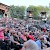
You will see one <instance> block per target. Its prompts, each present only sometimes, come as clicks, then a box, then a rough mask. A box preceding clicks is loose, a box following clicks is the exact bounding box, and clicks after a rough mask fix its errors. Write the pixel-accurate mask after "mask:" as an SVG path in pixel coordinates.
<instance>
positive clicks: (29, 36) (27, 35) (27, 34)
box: [26, 32, 35, 41]
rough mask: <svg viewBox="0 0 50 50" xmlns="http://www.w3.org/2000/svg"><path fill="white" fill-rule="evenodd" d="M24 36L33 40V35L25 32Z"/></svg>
mask: <svg viewBox="0 0 50 50" xmlns="http://www.w3.org/2000/svg"><path fill="white" fill-rule="evenodd" d="M26 37H27V40H29V39H31V40H33V41H35V38H34V36H33V35H30V34H29V33H28V32H26Z"/></svg>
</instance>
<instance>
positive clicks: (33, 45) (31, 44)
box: [0, 18, 50, 50]
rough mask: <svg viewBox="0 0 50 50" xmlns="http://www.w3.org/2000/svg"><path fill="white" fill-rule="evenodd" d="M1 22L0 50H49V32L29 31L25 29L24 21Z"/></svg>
mask: <svg viewBox="0 0 50 50" xmlns="http://www.w3.org/2000/svg"><path fill="white" fill-rule="evenodd" d="M3 21H5V22H3ZM3 21H2V22H3V23H2V24H0V50H11V49H14V50H50V32H47V31H41V30H39V29H37V30H35V32H34V31H33V30H32V31H31V30H29V28H27V27H26V25H27V24H28V22H27V21H26V20H25V21H24V20H18V19H16V18H14V19H12V18H11V19H7V20H3Z"/></svg>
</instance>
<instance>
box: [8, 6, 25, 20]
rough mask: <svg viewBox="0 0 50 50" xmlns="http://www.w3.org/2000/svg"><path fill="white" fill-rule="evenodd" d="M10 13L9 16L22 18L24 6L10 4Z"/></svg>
mask: <svg viewBox="0 0 50 50" xmlns="http://www.w3.org/2000/svg"><path fill="white" fill-rule="evenodd" d="M9 11H10V15H11V17H13V18H21V19H23V18H24V14H25V6H20V7H19V6H14V5H12V6H10V9H9Z"/></svg>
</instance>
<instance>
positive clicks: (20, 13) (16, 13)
mask: <svg viewBox="0 0 50 50" xmlns="http://www.w3.org/2000/svg"><path fill="white" fill-rule="evenodd" d="M25 10H26V7H25V6H14V5H12V6H10V9H9V11H10V15H11V17H13V18H20V19H23V18H24V15H25ZM27 10H28V11H32V12H33V18H34V19H41V17H40V16H39V13H40V12H41V11H45V12H48V11H50V8H49V7H47V6H46V7H44V6H33V5H31V6H29V7H28V8H27Z"/></svg>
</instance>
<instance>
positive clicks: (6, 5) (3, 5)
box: [0, 3, 10, 8]
mask: <svg viewBox="0 0 50 50" xmlns="http://www.w3.org/2000/svg"><path fill="white" fill-rule="evenodd" d="M0 5H3V6H6V7H8V8H10V6H8V5H6V4H3V3H0Z"/></svg>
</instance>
